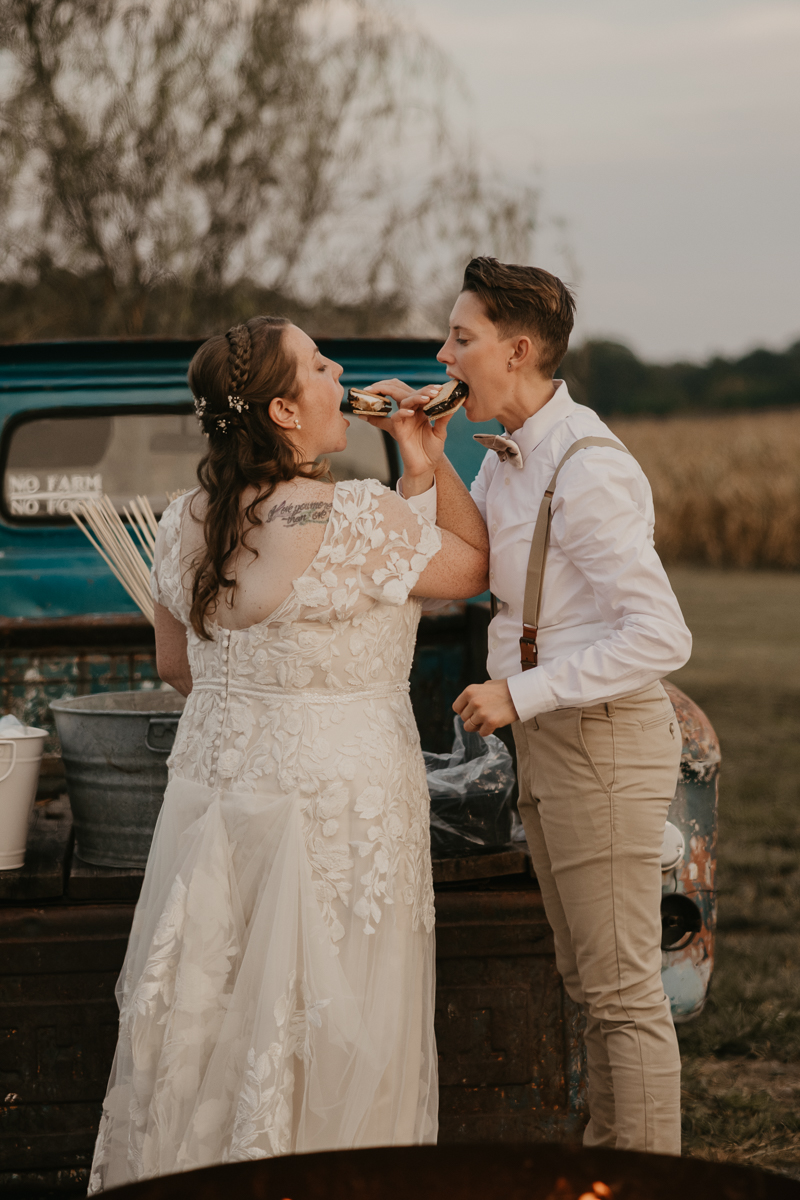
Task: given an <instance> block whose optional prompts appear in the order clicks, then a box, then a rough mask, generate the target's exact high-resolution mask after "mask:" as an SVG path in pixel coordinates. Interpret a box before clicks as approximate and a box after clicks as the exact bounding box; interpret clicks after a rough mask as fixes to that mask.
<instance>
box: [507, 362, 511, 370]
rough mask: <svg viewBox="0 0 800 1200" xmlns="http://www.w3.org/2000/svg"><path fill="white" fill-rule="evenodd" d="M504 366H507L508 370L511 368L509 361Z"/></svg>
mask: <svg viewBox="0 0 800 1200" xmlns="http://www.w3.org/2000/svg"><path fill="white" fill-rule="evenodd" d="M506 367H507V368H508V370H509V371H510V370H511V363H506Z"/></svg>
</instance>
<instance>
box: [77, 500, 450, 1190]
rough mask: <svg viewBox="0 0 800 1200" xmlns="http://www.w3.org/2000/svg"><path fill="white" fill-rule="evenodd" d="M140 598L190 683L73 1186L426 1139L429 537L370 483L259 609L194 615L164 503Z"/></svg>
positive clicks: (431, 1047)
mask: <svg viewBox="0 0 800 1200" xmlns="http://www.w3.org/2000/svg"><path fill="white" fill-rule="evenodd" d="M188 499H189V497H188V496H183V497H181V498H180V499H178V500H176V501H174V502H173V503H172V504H171V505H170V506H169V508H168V509H167V510H166V512H165V514H164V517H163V518H162V521H161V525H160V529H159V535H158V542H157V553H156V563H155V566H154V570H153V594H154V596H155V598H156V600H157V601H158V602H159V603H161V604H163V605H165V606H166V607H167V608H168V609H169V610H170V612H172V613H173V615H174V616H176V617H177V618H178V619H179V620H180V621H182V622H183V623H184V624H185V625H186V626H187V630H188V651H189V661H190V664H191V671H192V680H193V690H192V692H191V695H190V696H189V698H188V700H187V703H186V709H185V711H184V714H183V716H182V718H181V721H180V724H179V727H178V733H177V736H176V740H175V746H174V749H173V753H172V756H171V758H170V760H169V767H170V778H169V785H168V787H167V790H166V794H165V797H164V805H163V808H162V811H161V814H160V816H159V820H158V825H157V827H156V832H155V836H154V839H153V846H152V850H151V853H150V858H149V861H148V864H147V871H146V874H145V879H144V886H143V888H142V894H141V899H140V900H139V904H138V906H137V909H136V914H135V917H134V921H133V929H132V932H131V939H130V944H129V947H128V953H127V957H126V960H125V964H124V967H123V970H122V974H121V976H120V981H119V984H118V992H117V996H118V1001H119V1005H120V1032H119V1042H118V1046H117V1053H116V1057H115V1060H114V1066H113V1069H112V1073H111V1079H110V1081H109V1090H108V1094H107V1097H106V1100H105V1104H104V1107H103V1117H102V1122H101V1126H100V1132H99V1134H98V1139H97V1146H96V1149H95V1157H94V1163H93V1167H92V1175H91V1183H90V1188H89V1191H90V1194H92V1193H95V1192H98V1191H103V1190H105V1189H107V1188H110V1187H115V1186H119V1185H121V1184H124V1183H127V1182H130V1181H132V1180H136V1179H142V1178H146V1177H148V1176H153V1175H161V1174H166V1173H168V1172H173V1171H181V1170H188V1169H191V1168H193V1167H199V1166H205V1165H207V1164H210V1163H218V1162H224V1161H229V1160H240V1159H251V1158H261V1157H267V1156H270V1155H275V1154H287V1153H294V1152H303V1151H311V1150H327V1149H334V1148H346V1147H357V1146H375V1145H392V1144H402V1143H414V1142H434V1141H435V1140H436V1132H437V1102H438V1092H437V1086H438V1085H437V1068H436V1047H435V1043H434V1035H433V1010H434V938H433V924H434V910H433V890H432V882H431V866H430V847H429V831H428V806H429V801H428V792H427V787H426V782H425V769H424V766H423V761H422V756H421V753H420V749H419V736H418V733H417V728H416V725H415V722H414V717H413V715H412V711H411V705H410V703H409V698H408V674H409V670H410V667H411V658H412V653H413V648H414V638H415V634H416V628H417V623H418V620H419V611H420V606H419V602H418V601H416V600H414V599H413V598H409V589H410V588H412V587H413V586H414V584H415V583H416V581H417V578H418V575H419V573H420V571H422V570H423V568H424V567H425V566H426V564H427V563H428V561H429V560H430V558H431V557H432V556H433V555H434V554H435V553H436V552H437V550H438V549H439V547H440V545H441V536H440V534H439V531H438V530H437V529H436V528H435V526H433V525H431V524H429V523H428V522H427V521H425V520H424V519H423V518H421V517H418V516H417V514H416V513H414V511H413V510H412V509H411V508H410V507H409V505H407V504H406V503H405V501H403V500H401V499H400V498H399V497H397V496H396V495H394V493H392V492H389V491H388V490H387V489H386V488H384V487H383V486H382V485H381V484H379V483H376V482H375V481H374V480H355V481H348V482H345V483H339V484H337V485H336V487H335V490H334V494H333V509H332V512H331V516H330V520H329V522H328V525H327V527H326V529H325V533H324V537H323V541H322V544H321V546H320V549H319V551H318V553H317V555H316V557H315V558H314V561H313V562H312V564H311V565H310V566H309V567H308V569H307V570H306V571H305V572H304V573H303V574H302V575H300V576H299V578H296V579H295V580H294V581H293V583H292V590H291V593H290V595H289V596H288V597H287V598H286V599H285V600H284V601H283V603H281V604H280V605H279V607H278V608H276V609H275V611H274V612H273V613H272V614H271V615H270V616H269V617H267V618H266V620H264V621H261V622H260V623H259V624H257V625H253V626H251V627H250V628H248V629H243V630H238V631H233V632H229V631H226V630H223V629H220V628H219V627H217V626H214V637H213V641H210V642H209V641H203V640H201V639H200V638H198V637H197V636H196V634H194V632H193V631H192V630H191V627H190V626H189V619H188V608H189V606H188V602H187V596H186V593H185V592H184V589H183V586H182V583H181V566H180V541H181V525H182V517H183V515H184V513H185V512H186V505H187V501H188Z"/></svg>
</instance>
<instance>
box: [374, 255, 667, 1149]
mask: <svg viewBox="0 0 800 1200" xmlns="http://www.w3.org/2000/svg"><path fill="white" fill-rule="evenodd" d="M573 317H574V301H573V298H572V295H571V293H570V292H569V289H568V288H567V287H566V286H565V285H564V284H563V283H562V282H561V281H560V280H559V279H557V278H555V276H553V275H551V274H549V273H548V272H547V271H544V270H541V269H538V268H535V267H527V266H517V265H511V264H503V263H499V262H497V261H496V260H495V259H491V258H477V259H473V260H472V262H471V263H470V264H469V265H468V267H467V269H466V272H465V275H464V283H463V288H462V291H461V293H460V295H459V296H458V298H457V299H456V302H455V305H454V307H453V310H452V313H451V316H450V332H449V335H448V338H447V341H446V342H445V344H444V346H443V347H442V349H441V351H440V353H439V355H438V358H439V361H440V362H443V363H444V364H445V365H446V367H447V373H448V375H449V376H451V377H452V378H454V379H460V380H463V381H464V382H465V383H466V384H468V386H469V397H468V399H467V401H466V403H465V405H464V408H465V411H466V415H467V417H468V418H469V420H470V421H474V422H477V423H480V422H485V421H490V420H497V421H500V423H501V424H502V425H503V426H504V429H505V431H506V435H507V439H508V440H504V441H502V442H501V441H498V442H497V445H498V446H499V449H500V451H501V454H502V457H501V454H498V453H497V452H496V450H495V449H489V450H487V453H486V457H485V459H484V461H483V464H482V466H481V469H480V471H479V472H478V475H477V478H476V479H475V481H474V483H473V485H472V489H471V494H472V497H473V499H474V501H475V503H476V504H477V506H478V508H479V510H480V512H481V514H482V516H483V517H484V520H485V521H486V524H487V528H488V532H489V539H490V586H491V589H492V592H493V594H494V596H495V597H496V600H497V602H498V611H497V613H496V615H495V616H494V618H493V620H492V622H491V624H490V626H489V657H488V663H487V666H488V673H489V675H490V679H489V681H488V682H486V683H480V684H472V685H471V686H470V687H468V688H467V689H466V690H465V691H464V692H463V693H462V694H461V695H460V696H459V697H458V698H457V700H456V701H455V703H454V705H453V707H454V709H455V711H456V712H458V713H460V714H461V716H462V718H463V720H464V725H465V728H466V729H467V730H470V731H472V730H477V731H478V732H480V733H481V734H483V735H484V736H485V735H487V734H489V733H491V732H492V731H493V730H495V729H497V728H499V727H502V726H505V725H511V726H512V728H513V733H514V739H515V744H516V748H517V762H518V775H519V790H520V798H519V812H520V817H521V818H522V821H523V824H524V828H525V833H526V836H527V840H528V845H529V847H530V851H531V855H532V859H533V864H534V868H535V871H536V875H537V878H538V881H539V885H540V887H541V891H542V897H543V900H544V905H545V910H546V912H547V916H548V919H549V921H550V924H551V925H552V927H553V931H554V934H555V944H556V956H557V963H558V967H559V970H560V972H561V974H562V976H563V978H564V982H565V986H566V988H567V991H568V992H569V994H570V995H571V996H572V998H573V999H574V1000H576V1001H577V1002H578V1003H580V1004H581V1005H582V1006H583V1007H584V1010H585V1012H586V1018H587V1029H586V1046H587V1055H588V1075H589V1086H588V1094H589V1113H590V1119H589V1123H588V1126H587V1128H586V1131H585V1134H584V1144H585V1145H587V1146H615V1147H617V1148H619V1149H629V1150H645V1151H650V1152H653V1153H662V1154H679V1153H680V1057H679V1053H678V1044H677V1039H676V1036H675V1029H674V1026H673V1022H672V1017H671V1014H670V1007H669V1001H668V1000H667V998H666V997H665V995H664V989H663V986H662V983H661V951H660V940H661V921H660V901H661V870H660V859H661V844H662V839H663V834H664V826H665V822H666V817H667V811H668V808H669V804H670V801H671V799H672V796H673V794H674V791H675V785H676V781H677V776H678V771H679V766H680V753H681V737H680V729H679V727H678V723H677V720H676V719H675V714H674V712H673V709H672V706H671V704H670V702H669V700H668V698H667V696H666V692H665V691H664V688H663V686H662V684H661V683H660V680H661V678H662V677H663V676H664V675H666V674H667V673H668V672H670V671H674V670H676V669H677V668H678V667H681V666H683V664H684V663H685V662H686V661H687V659H688V658H689V654H690V651H691V635H690V633H689V631H688V629H687V627H686V624H685V622H684V620H683V617H682V615H681V611H680V608H679V606H678V602H677V600H676V598H675V595H674V593H673V591H672V588H671V586H670V583H669V580H668V578H667V575H666V573H665V571H664V568H663V566H662V565H661V562H660V560H659V557H658V555H657V554H656V551H655V548H654V545H653V528H654V512H653V500H652V495H651V491H650V486H649V484H648V482H647V479H646V478H645V475H644V473H643V471H642V470H641V468H640V467H639V465H638V463H637V462H636V461H635V459H634V458H633V457H632V456H631V455H630V454H628V453H627V452H626V451H625V448H624V446H623V445H622V443H621V442H619V440H618V439H617V438H615V436H614V434H613V433H612V432H611V430H610V429H609V428H608V427H607V426H606V425H605V424H604V423H603V422H602V421H601V420H600V418H599V417H598V416H597V414H596V413H595V412H593V411H592V410H591V409H589V408H586V407H584V406H583V405H580V404H576V403H575V401H574V400H573V399H572V398H571V396H570V394H569V391H568V388H567V385H566V383H565V382H564V381H563V380H559V379H554V378H553V375H554V373H555V371H556V370H557V368H558V366H559V364H560V362H561V360H562V358H563V357H564V354H565V352H566V349H567V344H568V340H569V334H570V332H571V329H572V324H573ZM372 387H373V390H375V391H376V392H379V393H381V394H384V395H391V396H392V397H393V398H394V399H395V400H396V401H398V403H399V404H400V408H399V410H398V412H397V413H396V414H394V415H393V417H392V418H390V419H388V420H386V421H384V422H379V421H374V420H373V421H372V423H374V424H383V425H384V426H385V427H387V428H389V429H390V431H391V432H392V433H393V434H394V436H396V437H397V438H398V441H400V442H401V443H402V445H403V458H404V462H405V474H404V476H403V493H404V495H405V497H406V499H408V500H409V501H410V502H411V503H412V504H413V505H414V506H415V507H417V508H418V509H419V510H420V511H421V512H423V513H426V514H428V515H433V516H434V517H435V514H436V510H437V505H438V507H439V510H440V511H443V510H444V509H445V508H446V507H449V506H450V505H452V504H457V503H458V492H457V489H456V488H455V486H454V475H455V472H454V469H453V467H452V466H451V465H450V463H449V462H448V460H447V458H446V457H445V456H444V446H445V439H446V425H447V421H439V422H437V423H436V424H435V425H431V423H430V422H429V421H428V420H427V419H426V418H425V417H424V416H422V415H421V413H420V411H419V410H420V408H421V406H422V405H423V404H425V403H426V402H427V401H428V400H429V399H430V397H431V395H432V394H434V389H432V388H426V389H423V390H422V391H414V390H413V389H412V388H410V387H408V385H406V384H404V383H403V382H402V381H400V380H382V381H381V382H380V383H377V384H374V385H372ZM586 437H600V438H604V439H610V440H612V441H613V442H614V443H616V444H615V445H613V446H602V447H598V446H590V447H586V448H583V449H581V450H579V451H578V452H577V453H575V454H574V456H573V457H572V458H570V459H569V461H567V462H566V463H565V465H564V466H563V468H562V470H561V472H560V474H559V476H558V481H557V484H556V487H555V491H554V495H553V498H552V527H551V534H550V544H549V551H548V554H547V560H546V572H545V575H544V585H543V590H542V607H541V614H540V621H539V634H538V650H539V659H538V665H537V666H536V668H535V669H533V670H523V669H522V666H521V662H520V636H521V633H522V609H523V598H524V594H525V582H526V571H527V564H528V557H529V552H530V548H531V540H532V537H533V530H534V526H535V523H536V517H537V513H538V510H539V505H540V502H541V500H542V497H543V495H544V493H545V489H546V488H547V487H548V484H549V483H550V481H551V479H552V477H553V475H554V473H555V471H556V468H557V467H558V465H559V463H560V461H561V459H562V458H563V456H564V454H565V453H566V451H567V450H568V449H569V448H570V446H572V445H573V444H574V443H575V442H576V441H579V440H581V439H583V438H586ZM489 440H490V441H491V440H492V439H489ZM617 446H618V447H619V448H617ZM509 451H510V452H509Z"/></svg>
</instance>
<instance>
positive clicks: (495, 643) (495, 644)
mask: <svg viewBox="0 0 800 1200" xmlns="http://www.w3.org/2000/svg"><path fill="white" fill-rule="evenodd" d="M492 649H493V650H496V649H497V638H492Z"/></svg>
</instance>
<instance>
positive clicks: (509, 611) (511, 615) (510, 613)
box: [508, 608, 514, 617]
mask: <svg viewBox="0 0 800 1200" xmlns="http://www.w3.org/2000/svg"><path fill="white" fill-rule="evenodd" d="M508 615H509V616H510V617H513V615H514V610H513V608H510V609H509V610H508Z"/></svg>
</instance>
